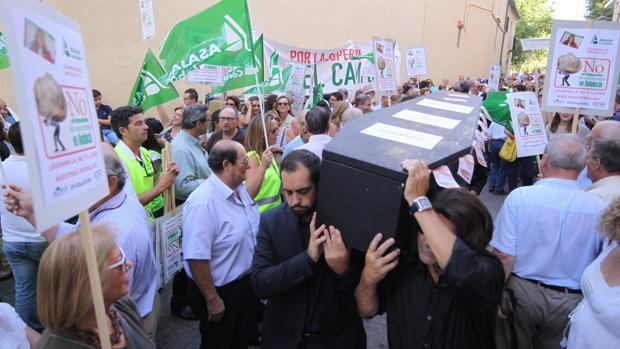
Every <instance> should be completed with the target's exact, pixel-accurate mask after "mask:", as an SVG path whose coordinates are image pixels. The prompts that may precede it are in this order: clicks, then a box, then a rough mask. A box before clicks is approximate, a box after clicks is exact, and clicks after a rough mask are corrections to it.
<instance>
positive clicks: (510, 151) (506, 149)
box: [499, 138, 517, 162]
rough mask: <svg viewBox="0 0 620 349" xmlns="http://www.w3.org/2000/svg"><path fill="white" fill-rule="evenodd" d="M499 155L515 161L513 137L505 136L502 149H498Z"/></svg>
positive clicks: (515, 149) (515, 145) (515, 148)
mask: <svg viewBox="0 0 620 349" xmlns="http://www.w3.org/2000/svg"><path fill="white" fill-rule="evenodd" d="M499 157H500V158H502V159H504V160H506V161H508V162H513V161H515V160H516V159H517V143H515V141H514V140H513V139H510V138H506V141H505V142H504V145H502V149H500V150H499Z"/></svg>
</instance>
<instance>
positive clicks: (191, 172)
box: [172, 130, 211, 200]
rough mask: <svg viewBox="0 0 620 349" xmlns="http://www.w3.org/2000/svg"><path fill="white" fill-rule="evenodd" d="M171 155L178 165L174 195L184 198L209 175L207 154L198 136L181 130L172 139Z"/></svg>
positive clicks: (180, 198)
mask: <svg viewBox="0 0 620 349" xmlns="http://www.w3.org/2000/svg"><path fill="white" fill-rule="evenodd" d="M172 157H173V158H174V162H176V164H177V165H178V166H179V174H178V175H177V177H176V179H175V180H174V190H175V196H176V198H177V199H179V200H186V199H187V197H188V196H189V194H191V193H192V192H193V191H194V189H196V188H198V186H199V185H200V184H202V182H204V181H205V179H207V177H208V176H209V175H211V169H210V168H209V164H208V163H207V161H208V160H209V155H208V154H207V151H206V150H205V149H204V148H203V147H202V146H201V145H200V140H199V139H198V138H196V137H194V136H192V135H190V134H189V133H187V132H186V131H185V130H181V131H179V133H177V135H176V137H174V139H173V140H172Z"/></svg>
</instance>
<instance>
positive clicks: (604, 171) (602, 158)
mask: <svg viewBox="0 0 620 349" xmlns="http://www.w3.org/2000/svg"><path fill="white" fill-rule="evenodd" d="M586 164H587V170H588V177H590V179H591V180H592V182H593V183H592V186H591V187H590V189H588V193H590V194H593V195H596V196H598V197H599V198H600V199H601V200H603V201H604V202H605V203H606V204H607V205H609V204H611V202H612V201H613V200H615V199H616V198H618V197H620V138H616V139H603V140H598V141H594V142H592V144H591V145H590V150H589V151H588V157H587V161H586Z"/></svg>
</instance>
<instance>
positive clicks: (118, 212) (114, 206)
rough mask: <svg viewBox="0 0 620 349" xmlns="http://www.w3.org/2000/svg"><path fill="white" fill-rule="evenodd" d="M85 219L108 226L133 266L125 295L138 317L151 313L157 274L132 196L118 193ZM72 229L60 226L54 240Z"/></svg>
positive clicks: (143, 213)
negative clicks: (132, 303) (136, 310)
mask: <svg viewBox="0 0 620 349" xmlns="http://www.w3.org/2000/svg"><path fill="white" fill-rule="evenodd" d="M127 181H129V177H128V178H127ZM89 216H90V220H91V222H92V224H102V223H105V224H107V225H108V227H109V228H110V229H111V230H112V233H113V234H114V236H115V237H116V243H117V244H118V246H119V247H121V248H122V249H123V251H125V256H126V257H127V259H128V260H130V261H131V263H133V266H132V267H131V269H130V270H129V296H130V297H131V299H132V300H133V301H134V303H136V307H137V308H138V311H139V312H140V316H141V317H145V316H146V315H148V314H149V313H150V312H151V311H152V310H153V300H154V299H155V293H156V292H157V283H158V281H159V272H158V271H157V264H156V263H155V251H154V247H153V246H154V245H153V243H152V240H151V229H150V227H149V223H148V220H147V216H146V211H144V207H143V206H142V204H140V202H139V201H138V199H137V198H136V197H135V196H130V195H127V193H126V192H125V191H122V190H121V191H120V192H119V193H118V194H116V195H114V196H113V197H111V198H110V199H108V201H106V202H104V203H103V204H101V205H99V207H97V208H95V209H94V210H93V211H91V212H90V213H89ZM78 225H79V222H78ZM76 229H77V225H72V224H68V223H61V224H60V225H59V226H58V231H57V233H56V238H59V237H60V236H62V235H65V234H67V233H70V232H73V231H75V230H76Z"/></svg>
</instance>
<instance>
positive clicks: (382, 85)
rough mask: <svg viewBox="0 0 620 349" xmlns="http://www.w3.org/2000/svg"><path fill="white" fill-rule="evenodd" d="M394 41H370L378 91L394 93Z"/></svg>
mask: <svg viewBox="0 0 620 349" xmlns="http://www.w3.org/2000/svg"><path fill="white" fill-rule="evenodd" d="M394 45H395V42H394V40H390V39H380V38H376V37H375V38H373V39H372V47H373V52H374V54H375V69H376V72H375V74H376V79H377V80H376V81H377V88H378V89H379V91H382V92H386V91H394V92H395V91H396V69H398V67H397V66H396V62H395V59H394Z"/></svg>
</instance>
